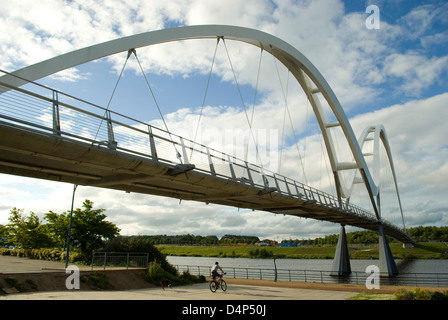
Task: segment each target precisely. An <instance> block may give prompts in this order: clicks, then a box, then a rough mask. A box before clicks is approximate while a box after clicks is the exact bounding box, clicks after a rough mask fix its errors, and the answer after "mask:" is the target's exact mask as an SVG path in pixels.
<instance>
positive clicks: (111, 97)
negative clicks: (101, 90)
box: [93, 49, 135, 141]
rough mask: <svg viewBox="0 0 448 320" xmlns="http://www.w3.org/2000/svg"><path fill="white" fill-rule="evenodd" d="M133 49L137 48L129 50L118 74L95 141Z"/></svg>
mask: <svg viewBox="0 0 448 320" xmlns="http://www.w3.org/2000/svg"><path fill="white" fill-rule="evenodd" d="M133 51H134V52H135V49H130V50H129V51H128V55H127V57H126V60H125V61H124V64H123V67H122V68H121V72H120V75H119V76H118V79H117V82H116V83H115V87H114V89H113V90H112V94H111V96H110V98H109V102H108V103H107V107H106V110H105V111H104V116H103V117H102V118H101V122H100V125H99V126H98V130H97V131H96V134H95V138H93V140H94V141H95V140H96V138H97V137H98V134H99V132H100V129H101V126H102V124H103V121H104V119H105V118H106V116H107V114H108V113H109V107H110V104H111V102H112V99H113V97H114V95H115V91H116V90H117V87H118V83H119V82H120V80H121V77H122V75H123V72H124V69H125V68H126V64H127V63H128V60H129V57H130V56H131V54H132V52H133ZM109 119H110V117H109Z"/></svg>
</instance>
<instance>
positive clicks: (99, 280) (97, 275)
mask: <svg viewBox="0 0 448 320" xmlns="http://www.w3.org/2000/svg"><path fill="white" fill-rule="evenodd" d="M81 282H83V283H86V282H90V283H91V284H93V285H94V286H96V287H97V288H98V289H102V290H106V289H110V287H111V285H110V283H109V280H108V279H107V277H106V274H105V273H102V272H93V273H90V274H87V275H83V276H81Z"/></svg>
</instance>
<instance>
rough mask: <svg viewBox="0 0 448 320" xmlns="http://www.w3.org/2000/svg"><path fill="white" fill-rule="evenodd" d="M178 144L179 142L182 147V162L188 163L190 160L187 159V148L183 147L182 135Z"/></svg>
mask: <svg viewBox="0 0 448 320" xmlns="http://www.w3.org/2000/svg"><path fill="white" fill-rule="evenodd" d="M180 144H181V147H182V156H183V158H184V163H185V164H189V163H190V162H189V161H188V156H187V149H186V148H185V143H184V139H182V137H180Z"/></svg>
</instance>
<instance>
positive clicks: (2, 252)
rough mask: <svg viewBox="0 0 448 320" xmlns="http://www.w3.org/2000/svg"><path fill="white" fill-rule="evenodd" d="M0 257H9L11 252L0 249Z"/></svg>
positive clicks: (6, 249)
mask: <svg viewBox="0 0 448 320" xmlns="http://www.w3.org/2000/svg"><path fill="white" fill-rule="evenodd" d="M0 255H2V256H10V255H11V251H10V250H9V249H8V248H1V249H0Z"/></svg>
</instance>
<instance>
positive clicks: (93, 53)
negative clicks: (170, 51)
mask: <svg viewBox="0 0 448 320" xmlns="http://www.w3.org/2000/svg"><path fill="white" fill-rule="evenodd" d="M216 37H222V38H224V39H231V40H236V41H242V42H245V43H248V44H252V45H254V46H257V47H259V48H262V49H264V50H266V51H268V52H269V53H271V54H272V55H273V56H274V57H276V58H277V59H278V60H279V61H280V62H281V63H283V64H284V65H285V67H286V68H287V69H288V70H289V71H290V72H291V74H292V75H293V76H294V77H295V78H296V80H297V81H298V82H299V84H300V85H301V87H302V88H303V90H304V92H305V93H306V95H307V97H308V99H309V101H310V103H311V105H312V107H313V110H314V113H315V115H316V118H317V120H318V123H319V126H320V129H321V131H322V135H323V138H324V141H325V145H326V149H327V153H328V156H329V159H330V164H331V167H332V170H333V174H334V179H335V182H336V191H337V193H338V198H339V199H341V198H349V197H350V189H351V188H350V187H348V186H346V185H343V184H342V183H341V178H340V175H339V172H340V171H343V170H347V169H358V170H359V172H360V173H361V176H362V180H363V182H364V184H365V186H366V188H367V190H368V192H369V195H370V200H371V202H372V205H373V208H374V210H375V213H376V216H377V219H378V220H380V219H381V217H380V215H379V211H378V208H377V204H376V202H375V197H376V196H377V195H378V192H379V190H378V187H377V186H376V184H375V183H374V180H373V178H372V176H371V173H370V171H369V169H368V167H367V164H366V161H365V159H364V156H363V154H362V152H361V148H360V145H359V144H358V142H357V140H356V137H355V135H354V132H353V129H352V127H351V125H350V123H349V121H348V118H347V116H346V114H345V112H344V110H343V109H342V106H341V104H340V103H339V100H338V99H337V98H336V95H335V94H334V92H333V90H332V89H331V87H330V86H329V84H328V83H327V81H326V80H325V79H324V77H323V76H322V74H321V73H320V72H319V71H318V70H317V69H316V67H315V66H314V65H313V64H312V63H311V62H310V61H309V60H308V59H307V58H306V57H305V56H304V55H303V54H302V53H301V52H299V51H298V50H297V49H296V48H294V47H293V46H291V45H290V44H288V43H286V42H285V41H283V40H281V39H279V38H277V37H274V36H272V35H270V34H267V33H265V32H262V31H258V30H254V29H249V28H243V27H236V26H226V25H200V26H187V27H178V28H172V29H164V30H157V31H151V32H146V33H142V34H138V35H133V36H128V37H124V38H120V39H116V40H112V41H108V42H104V43H100V44H96V45H93V46H90V47H86V48H83V49H79V50H76V51H72V52H69V53H66V54H63V55H60V56H57V57H54V58H51V59H48V60H45V61H42V62H39V63H36V64H34V65H31V66H28V67H25V68H23V69H20V70H18V71H16V72H14V73H13V75H14V76H18V77H21V78H23V79H26V80H28V81H26V80H19V79H17V78H15V77H13V76H9V75H5V76H2V77H0V82H3V83H6V84H9V85H13V86H21V85H24V84H26V83H27V82H29V81H35V80H37V79H40V78H43V77H45V76H48V75H51V74H54V73H56V72H59V71H62V70H65V69H68V68H72V67H75V66H77V65H80V64H83V63H86V62H89V61H93V60H97V59H100V58H103V57H106V56H110V55H113V54H116V53H120V52H126V51H128V50H130V49H135V48H140V47H145V46H150V45H155V44H161V43H166V42H173V41H181V40H189V39H210V38H216ZM318 95H322V96H323V97H324V98H325V100H326V101H327V103H328V105H329V106H330V108H331V110H332V112H333V114H334V116H335V118H336V119H337V121H336V122H330V121H329V120H328V118H327V116H326V115H325V113H324V111H323V109H322V106H321V104H320V101H319V98H318ZM333 127H341V129H342V131H343V133H344V135H345V138H346V140H347V142H348V145H349V147H350V150H351V153H352V155H353V158H354V160H355V161H354V162H353V163H342V162H338V159H337V156H336V148H335V146H334V143H333V139H332V136H331V132H330V129H331V128H333Z"/></svg>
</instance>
